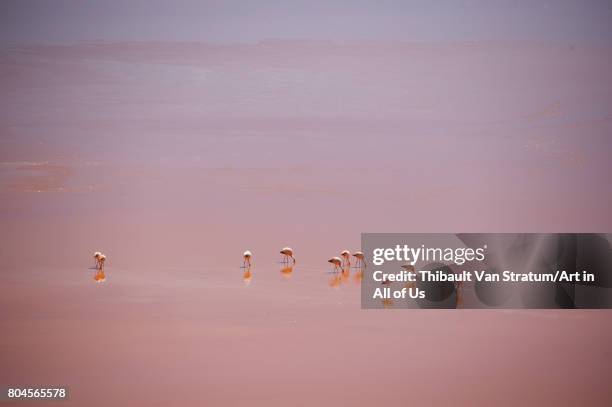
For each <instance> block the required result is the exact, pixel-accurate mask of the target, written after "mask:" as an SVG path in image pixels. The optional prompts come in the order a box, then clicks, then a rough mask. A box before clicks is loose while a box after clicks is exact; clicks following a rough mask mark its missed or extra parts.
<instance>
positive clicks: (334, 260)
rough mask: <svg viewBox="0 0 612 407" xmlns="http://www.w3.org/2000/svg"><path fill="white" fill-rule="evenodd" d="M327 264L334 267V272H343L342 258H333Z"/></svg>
mask: <svg viewBox="0 0 612 407" xmlns="http://www.w3.org/2000/svg"><path fill="white" fill-rule="evenodd" d="M327 262H328V263H331V264H333V265H334V271H342V259H341V258H340V257H332V258H331V259H329V260H327Z"/></svg>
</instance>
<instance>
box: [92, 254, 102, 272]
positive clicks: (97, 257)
mask: <svg viewBox="0 0 612 407" xmlns="http://www.w3.org/2000/svg"><path fill="white" fill-rule="evenodd" d="M100 256H102V253H101V252H95V253H94V255H93V257H94V260H95V261H96V268H98V267H99V266H100Z"/></svg>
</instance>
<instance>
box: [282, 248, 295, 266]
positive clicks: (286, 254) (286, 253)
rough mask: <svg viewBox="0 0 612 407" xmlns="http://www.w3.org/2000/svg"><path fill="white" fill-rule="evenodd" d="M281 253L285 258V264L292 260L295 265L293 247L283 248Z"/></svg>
mask: <svg viewBox="0 0 612 407" xmlns="http://www.w3.org/2000/svg"><path fill="white" fill-rule="evenodd" d="M280 253H281V254H282V255H283V256H284V257H283V263H285V262H286V263H289V259H292V260H293V264H295V257H293V249H292V248H291V247H283V249H282V250H281V251H280Z"/></svg>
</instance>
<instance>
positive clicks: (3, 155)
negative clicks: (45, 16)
mask: <svg viewBox="0 0 612 407" xmlns="http://www.w3.org/2000/svg"><path fill="white" fill-rule="evenodd" d="M610 55H612V54H611V53H610V50H609V49H608V48H594V47H575V48H571V49H570V48H567V47H562V46H550V45H541V44H540V45H533V44H453V45H440V44H437V45H436V44H417V45H415V44H377V45H376V44H369V45H363V44H362V45H355V46H350V47H339V46H333V45H330V44H323V45H317V46H308V45H303V44H302V45H296V44H290V43H288V44H287V43H283V42H280V43H267V44H259V45H252V46H225V47H209V46H201V45H194V44H98V45H78V46H74V47H64V48H59V47H47V48H44V47H38V48H37V47H33V48H27V49H12V50H4V51H3V52H2V56H1V59H0V64H1V65H0V66H1V68H2V69H1V70H0V87H1V90H2V95H3V96H2V98H1V99H0V100H1V107H2V109H0V198H1V199H0V221H1V223H2V228H1V229H0V241H1V242H2V245H1V246H0V258H1V259H2V262H1V263H0V325H1V328H0V331H1V332H2V333H3V334H2V337H1V339H0V359H1V360H2V369H0V383H15V384H47V383H56V384H65V385H69V386H70V387H71V391H72V396H71V402H69V403H67V405H70V404H73V405H92V406H95V405H100V406H106V405H143V406H144V405H146V406H151V405H177V404H183V405H201V404H207V405H244V404H247V403H248V404H251V405H266V406H269V405H321V404H324V405H330V404H334V405H371V404H374V403H376V404H385V405H406V404H408V403H413V404H416V405H443V404H444V405H448V404H456V405H491V404H492V403H496V404H500V405H517V404H518V405H534V406H536V405H543V404H547V405H548V404H557V405H568V406H574V405H579V404H583V405H602V406H603V405H609V404H610V402H611V400H612V396H611V395H610V391H609V389H608V381H609V380H608V378H609V377H610V373H612V370H611V368H610V362H612V354H611V353H610V349H609V343H611V339H612V328H610V315H611V314H610V312H608V311H465V310H463V311H425V310H422V311H421V310H381V311H374V310H371V311H365V310H363V311H362V310H361V309H360V306H359V285H358V283H356V282H355V281H354V275H353V276H351V277H350V278H349V280H348V281H346V282H343V283H342V284H340V286H339V287H336V288H333V287H331V286H330V283H331V282H330V280H331V278H332V277H331V276H330V275H329V274H327V273H326V271H328V269H329V267H328V264H327V263H326V259H327V258H329V257H330V256H333V255H336V254H337V252H339V251H340V250H341V249H344V248H348V249H350V250H356V249H358V247H359V241H360V235H359V234H360V233H361V232H375V231H387V232H414V231H442V232H456V231H461V232H489V231H491V232H494V231H495V232H510V231H523V232H529V231H533V232H544V231H598V232H609V231H610V229H612V217H611V215H610V210H609V208H610V207H611V204H612V189H611V188H610V183H609V174H610V173H611V172H612V171H611V170H612V168H611V167H610V161H609V159H608V158H609V156H610V155H611V153H612V143H610V134H611V131H612V110H611V108H612V96H611V95H612V92H610V85H609V84H610V83H612V74H611V72H612V70H610V69H607V67H609V65H610V62H612V61H611V60H610ZM285 245H291V246H292V247H294V248H295V250H296V257H297V259H298V263H297V265H296V267H295V269H294V270H293V272H292V273H291V274H290V275H289V276H287V275H285V274H282V273H281V272H280V266H279V265H278V264H277V263H276V262H277V261H278V260H279V255H278V250H279V249H280V248H281V247H283V246H285ZM246 249H250V250H252V251H253V252H254V267H253V269H252V279H251V281H250V284H249V285H245V283H244V281H243V275H242V273H243V271H242V270H241V269H240V268H239V266H240V265H241V253H242V251H243V250H246ZM95 250H103V251H104V252H105V253H107V254H108V256H109V261H108V264H107V270H106V281H105V282H103V283H100V284H97V283H95V281H94V272H93V270H89V269H88V267H89V266H91V264H92V259H91V253H92V252H93V251H95Z"/></svg>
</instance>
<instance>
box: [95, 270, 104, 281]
mask: <svg viewBox="0 0 612 407" xmlns="http://www.w3.org/2000/svg"><path fill="white" fill-rule="evenodd" d="M94 280H95V282H96V283H103V282H105V281H106V275H105V274H104V270H102V269H97V270H96V274H94Z"/></svg>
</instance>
